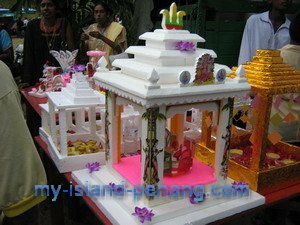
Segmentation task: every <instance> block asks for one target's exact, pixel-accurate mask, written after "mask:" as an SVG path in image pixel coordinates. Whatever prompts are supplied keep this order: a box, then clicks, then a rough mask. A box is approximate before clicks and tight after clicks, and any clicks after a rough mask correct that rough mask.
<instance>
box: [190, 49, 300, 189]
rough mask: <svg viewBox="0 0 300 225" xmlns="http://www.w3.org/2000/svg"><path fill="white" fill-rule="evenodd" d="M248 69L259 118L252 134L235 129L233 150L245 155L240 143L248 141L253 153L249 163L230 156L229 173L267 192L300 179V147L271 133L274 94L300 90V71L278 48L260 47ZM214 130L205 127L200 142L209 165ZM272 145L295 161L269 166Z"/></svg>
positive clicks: (254, 111)
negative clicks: (276, 139) (272, 137)
mask: <svg viewBox="0 0 300 225" xmlns="http://www.w3.org/2000/svg"><path fill="white" fill-rule="evenodd" d="M244 68H245V71H246V75H245V76H246V78H247V80H248V83H249V84H250V85H251V89H252V91H253V92H254V93H255V94H256V96H257V97H258V98H257V99H258V102H257V104H256V105H255V106H254V107H253V109H252V112H251V113H252V114H254V115H255V117H256V118H257V121H256V122H255V123H252V128H253V129H252V133H251V132H248V131H246V130H243V129H238V130H237V131H236V132H232V138H231V140H232V141H231V149H232V151H233V152H234V153H238V154H242V153H240V152H242V150H240V149H239V146H241V145H245V143H246V144H249V145H251V149H252V155H251V158H250V161H249V165H247V166H245V165H242V164H241V163H238V162H237V161H234V160H232V159H230V160H229V161H230V162H229V173H228V176H229V177H230V178H232V179H234V180H236V181H245V182H247V183H248V184H249V185H250V188H251V189H252V190H255V191H257V192H259V193H261V194H267V193H270V192H273V191H276V190H280V189H282V188H285V187H288V186H290V185H293V184H296V183H299V181H300V148H299V147H296V146H293V145H290V144H287V143H285V142H283V141H275V142H272V141H270V134H269V133H268V131H269V123H270V117H271V109H272V104H273V97H275V96H277V95H282V94H288V93H291V94H292V93H300V71H296V70H295V69H294V68H293V67H291V66H289V65H288V64H285V63H283V59H282V58H281V57H280V51H278V50H257V52H256V55H255V56H254V57H253V60H252V61H251V62H248V63H246V64H245V65H244ZM231 76H232V75H231ZM229 77H230V76H229ZM232 77H233V76H232ZM207 117H211V114H203V116H202V121H205V120H206V118H207ZM211 132H212V128H211V127H208V128H207V129H203V130H202V139H201V141H200V143H198V144H196V151H195V154H196V157H197V158H198V159H199V160H201V161H202V162H204V163H206V164H213V160H214V157H213V155H214V148H215V142H214V141H213V139H212V138H210V137H211V136H210V135H211ZM268 148H276V149H279V150H280V151H281V152H283V154H288V155H291V156H292V157H293V160H287V161H286V162H287V163H285V164H283V165H280V166H272V168H266V167H265V166H264V163H265V162H266V160H265V158H266V157H267V156H268V157H272V156H273V155H272V154H269V153H268V154H269V155H268V154H266V153H267V149H268ZM275 156H276V154H275Z"/></svg>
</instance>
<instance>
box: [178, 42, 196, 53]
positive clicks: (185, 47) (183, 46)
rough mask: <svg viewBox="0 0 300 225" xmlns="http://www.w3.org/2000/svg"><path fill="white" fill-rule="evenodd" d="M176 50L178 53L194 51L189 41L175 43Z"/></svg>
mask: <svg viewBox="0 0 300 225" xmlns="http://www.w3.org/2000/svg"><path fill="white" fill-rule="evenodd" d="M176 49H177V50H180V51H195V50H196V48H195V45H194V43H193V42H189V41H179V42H177V43H176Z"/></svg>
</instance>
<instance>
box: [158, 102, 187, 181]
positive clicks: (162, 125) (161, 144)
mask: <svg viewBox="0 0 300 225" xmlns="http://www.w3.org/2000/svg"><path fill="white" fill-rule="evenodd" d="M159 113H160V114H163V115H166V106H160V107H159ZM166 122H167V121H166V120H164V119H163V120H157V121H156V138H157V140H158V144H157V149H163V151H162V152H160V153H159V154H158V155H157V165H158V178H159V182H158V184H159V185H160V184H162V181H163V176H164V155H165V152H164V148H165V129H166ZM182 122H183V121H182ZM182 135H183V133H182Z"/></svg>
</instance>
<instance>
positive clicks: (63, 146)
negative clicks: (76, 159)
mask: <svg viewBox="0 0 300 225" xmlns="http://www.w3.org/2000/svg"><path fill="white" fill-rule="evenodd" d="M58 119H59V130H60V153H61V155H62V156H67V155H68V149H67V146H68V145H67V113H66V110H65V109H59V110H58Z"/></svg>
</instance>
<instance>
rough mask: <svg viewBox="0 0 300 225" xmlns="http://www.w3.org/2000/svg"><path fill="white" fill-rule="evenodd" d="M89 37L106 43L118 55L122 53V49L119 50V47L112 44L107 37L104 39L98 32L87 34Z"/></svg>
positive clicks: (114, 43) (115, 43)
mask: <svg viewBox="0 0 300 225" xmlns="http://www.w3.org/2000/svg"><path fill="white" fill-rule="evenodd" d="M89 35H91V36H92V37H94V38H97V39H100V40H102V41H103V42H104V43H106V44H107V45H109V46H110V47H111V48H112V49H113V50H114V51H116V52H117V53H118V54H119V53H122V48H121V46H120V45H119V44H118V43H117V42H113V41H111V40H109V39H108V38H107V37H105V36H104V35H102V34H100V32H98V31H91V32H90V33H89Z"/></svg>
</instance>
